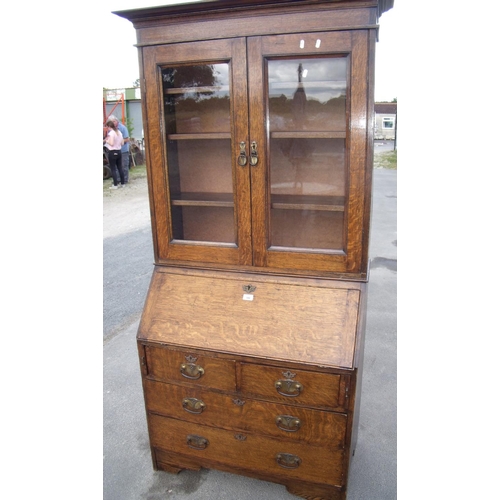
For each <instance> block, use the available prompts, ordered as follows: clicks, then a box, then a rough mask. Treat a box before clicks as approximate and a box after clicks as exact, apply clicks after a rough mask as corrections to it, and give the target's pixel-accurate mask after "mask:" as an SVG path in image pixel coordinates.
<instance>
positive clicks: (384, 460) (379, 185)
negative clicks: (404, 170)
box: [103, 143, 397, 500]
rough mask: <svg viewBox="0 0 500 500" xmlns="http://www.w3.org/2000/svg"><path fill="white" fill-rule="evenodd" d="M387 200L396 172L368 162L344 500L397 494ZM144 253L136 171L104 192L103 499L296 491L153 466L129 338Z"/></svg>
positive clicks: (198, 499) (392, 223)
mask: <svg viewBox="0 0 500 500" xmlns="http://www.w3.org/2000/svg"><path fill="white" fill-rule="evenodd" d="M391 148H392V146H391V144H390V143H389V144H386V145H385V147H382V146H380V147H379V146H377V148H376V149H375V153H377V151H382V150H387V149H391ZM104 183H109V181H104ZM396 209H397V171H395V170H385V169H375V170H374V175H373V211H372V223H371V236H370V258H371V271H370V280H369V287H368V310H367V324H366V344H365V358H364V374H363V383H362V390H361V413H360V428H359V434H358V443H357V448H356V454H355V456H354V457H353V460H352V463H351V471H350V477H349V488H348V496H347V498H348V500H393V499H396V498H397V488H396V458H397V457H396V448H397V446H396V444H397V442H396V383H397V380H396V326H397V323H396V284H397V234H396ZM153 262H154V257H153V245H152V236H151V223H150V215H149V202H148V194H147V185H146V181H145V179H139V180H135V181H132V182H131V183H130V184H129V185H128V186H126V187H125V188H123V189H120V190H116V191H110V192H105V194H104V196H103V265H104V269H103V275H104V308H103V309H104V310H103V330H104V331H103V333H104V347H103V370H104V371H103V391H104V395H103V454H104V464H103V479H104V483H103V500H181V499H182V500H223V499H228V500H229V499H231V500H293V499H295V500H297V498H298V497H296V496H294V495H291V494H289V493H288V492H287V491H286V488H285V487H284V486H282V485H278V484H274V483H270V482H266V481H260V480H256V479H251V478H248V477H243V476H238V475H235V474H229V473H225V472H219V471H215V470H206V469H202V470H201V471H199V472H193V471H182V472H181V473H179V474H177V475H174V474H170V473H166V472H155V471H154V470H153V467H152V462H151V456H150V451H149V442H148V434H147V427H146V416H145V411H144V400H143V395H142V386H141V377H140V370H139V362H138V355H137V351H136V341H135V335H136V332H137V328H138V324H139V320H140V315H141V312H142V307H143V305H144V299H145V297H146V293H147V290H148V286H149V281H150V278H151V274H152V270H153Z"/></svg>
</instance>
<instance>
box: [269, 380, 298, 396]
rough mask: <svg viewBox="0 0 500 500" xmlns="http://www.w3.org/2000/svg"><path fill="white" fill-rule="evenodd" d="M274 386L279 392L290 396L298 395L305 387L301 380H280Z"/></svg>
mask: <svg viewBox="0 0 500 500" xmlns="http://www.w3.org/2000/svg"><path fill="white" fill-rule="evenodd" d="M274 386H275V387H276V390H277V391H278V393H279V394H281V395H282V396H288V397H297V396H299V395H300V393H301V392H302V390H303V389H304V387H303V386H302V384H301V383H300V382H295V381H294V380H278V381H277V382H275V384H274Z"/></svg>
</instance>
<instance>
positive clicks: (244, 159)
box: [238, 142, 247, 167]
mask: <svg viewBox="0 0 500 500" xmlns="http://www.w3.org/2000/svg"><path fill="white" fill-rule="evenodd" d="M246 164H247V152H246V144H245V143H244V142H240V155H239V156H238V165H239V166H240V167H244V166H245V165H246Z"/></svg>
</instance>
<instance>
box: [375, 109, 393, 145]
mask: <svg viewBox="0 0 500 500" xmlns="http://www.w3.org/2000/svg"><path fill="white" fill-rule="evenodd" d="M397 113H398V103H397V102H376V103H375V131H374V138H375V140H377V139H379V140H380V139H383V140H395V139H396V130H397Z"/></svg>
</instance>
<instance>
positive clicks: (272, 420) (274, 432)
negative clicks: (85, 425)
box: [144, 380, 347, 448]
mask: <svg viewBox="0 0 500 500" xmlns="http://www.w3.org/2000/svg"><path fill="white" fill-rule="evenodd" d="M144 390H145V397H146V407H147V410H148V411H152V412H156V413H161V414H162V415H166V416H169V417H174V418H177V419H181V420H186V421H189V422H194V423H198V424H203V425H210V426H213V427H222V428H225V429H234V430H239V431H242V432H252V433H257V434H263V435H267V436H272V437H277V438H282V439H289V440H292V441H303V442H306V443H312V444H316V445H321V446H325V447H327V448H342V447H344V445H345V434H346V425H347V416H346V415H345V414H343V413H334V412H329V411H320V410H311V409H308V408H302V407H300V406H289V405H284V404H278V403H267V402H263V401H256V400H252V399H248V398H244V397H236V396H229V395H225V394H218V393H215V392H211V391H202V390H201V389H190V388H188V387H184V386H182V387H181V386H175V385H169V384H163V383H160V382H154V381H152V380H145V383H144Z"/></svg>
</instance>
